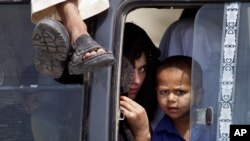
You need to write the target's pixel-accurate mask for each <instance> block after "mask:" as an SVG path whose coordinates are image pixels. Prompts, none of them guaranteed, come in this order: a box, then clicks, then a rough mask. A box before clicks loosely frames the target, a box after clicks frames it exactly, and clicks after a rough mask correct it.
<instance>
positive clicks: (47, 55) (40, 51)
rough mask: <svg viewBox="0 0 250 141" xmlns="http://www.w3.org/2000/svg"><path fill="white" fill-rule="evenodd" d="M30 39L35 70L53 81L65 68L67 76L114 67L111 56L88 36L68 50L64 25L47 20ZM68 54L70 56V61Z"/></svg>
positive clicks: (39, 25)
mask: <svg viewBox="0 0 250 141" xmlns="http://www.w3.org/2000/svg"><path fill="white" fill-rule="evenodd" d="M32 39H33V43H32V44H33V46H34V48H35V51H36V54H35V66H36V68H37V70H38V71H39V72H41V73H42V74H46V75H50V76H52V77H53V78H59V77H61V75H62V74H63V71H64V69H65V67H66V66H67V64H68V69H69V73H70V74H82V73H84V72H89V71H95V70H97V69H101V68H103V67H108V66H110V65H112V64H113V63H114V56H113V54H112V53H110V52H108V51H107V50H105V49H104V48H102V47H101V46H100V45H99V44H97V43H96V42H95V41H94V40H93V39H92V38H91V37H90V36H89V35H87V34H84V35H81V36H80V37H78V38H77V40H76V41H75V42H74V43H73V44H72V48H71V47H70V41H69V40H70V39H69V34H68V32H67V30H66V29H65V27H64V25H62V24H61V23H60V22H58V21H56V20H52V19H50V18H43V19H42V20H41V21H39V23H38V24H37V26H36V27H35V29H34V31H33V35H32ZM72 50H73V52H72ZM70 53H73V54H72V56H71V58H69V57H70V56H69V55H70ZM68 59H70V62H69V63H68V62H67V61H68Z"/></svg>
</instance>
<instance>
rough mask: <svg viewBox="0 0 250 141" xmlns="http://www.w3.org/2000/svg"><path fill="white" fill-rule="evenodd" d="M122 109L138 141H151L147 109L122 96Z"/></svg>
mask: <svg viewBox="0 0 250 141" xmlns="http://www.w3.org/2000/svg"><path fill="white" fill-rule="evenodd" d="M120 108H121V109H122V110H123V113H124V115H125V118H126V120H127V122H128V124H129V127H130V129H131V130H132V132H133V134H134V136H135V139H136V140H137V141H147V140H150V137H151V135H150V130H149V122H148V117H147V113H146V111H145V109H144V108H143V107H142V106H141V105H139V104H138V103H136V102H135V101H133V100H132V99H130V98H128V97H126V96H120Z"/></svg>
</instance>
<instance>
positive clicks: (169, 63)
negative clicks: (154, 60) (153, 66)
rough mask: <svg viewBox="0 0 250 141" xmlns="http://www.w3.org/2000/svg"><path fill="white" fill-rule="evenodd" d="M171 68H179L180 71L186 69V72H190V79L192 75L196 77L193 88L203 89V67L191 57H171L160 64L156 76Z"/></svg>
mask: <svg viewBox="0 0 250 141" xmlns="http://www.w3.org/2000/svg"><path fill="white" fill-rule="evenodd" d="M170 67H174V68H178V69H180V70H183V69H185V70H186V71H188V73H189V75H190V77H191V75H194V76H195V81H192V85H193V88H194V89H198V88H202V77H203V76H202V69H201V66H200V64H199V63H198V62H197V61H195V60H194V59H192V58H191V57H189V56H183V55H176V56H171V57H168V58H166V59H165V60H163V61H162V62H161V63H160V65H159V67H158V69H157V71H156V75H158V74H159V73H160V72H161V71H163V70H164V69H167V68H170ZM190 79H191V78H190ZM156 83H157V82H156Z"/></svg>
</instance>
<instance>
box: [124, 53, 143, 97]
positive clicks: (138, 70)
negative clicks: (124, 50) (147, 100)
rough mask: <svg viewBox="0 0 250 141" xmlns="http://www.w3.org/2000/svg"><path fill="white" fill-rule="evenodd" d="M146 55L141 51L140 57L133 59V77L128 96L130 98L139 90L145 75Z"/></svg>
mask: <svg viewBox="0 0 250 141" xmlns="http://www.w3.org/2000/svg"><path fill="white" fill-rule="evenodd" d="M146 65H147V62H146V55H145V53H142V55H141V57H140V58H139V59H137V60H135V69H134V77H133V81H132V82H131V83H130V87H129V92H128V97H129V98H131V99H133V100H134V99H135V98H136V96H137V93H138V92H139V90H140V88H141V85H142V83H143V82H144V79H145V77H146Z"/></svg>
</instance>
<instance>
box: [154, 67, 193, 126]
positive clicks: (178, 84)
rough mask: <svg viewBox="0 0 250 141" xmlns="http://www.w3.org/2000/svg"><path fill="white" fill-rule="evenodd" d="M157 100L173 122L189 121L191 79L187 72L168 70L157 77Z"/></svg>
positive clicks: (175, 69) (176, 69) (171, 68)
mask: <svg viewBox="0 0 250 141" xmlns="http://www.w3.org/2000/svg"><path fill="white" fill-rule="evenodd" d="M157 98H158V102H159V105H160V107H161V108H162V110H163V111H164V112H165V113H166V114H167V115H168V116H169V117H170V118H171V119H172V120H175V121H176V120H189V113H190V101H191V79H190V75H189V73H188V72H187V71H183V70H180V69H178V68H173V67H170V68H167V69H164V70H162V71H161V72H159V74H158V75H157Z"/></svg>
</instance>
